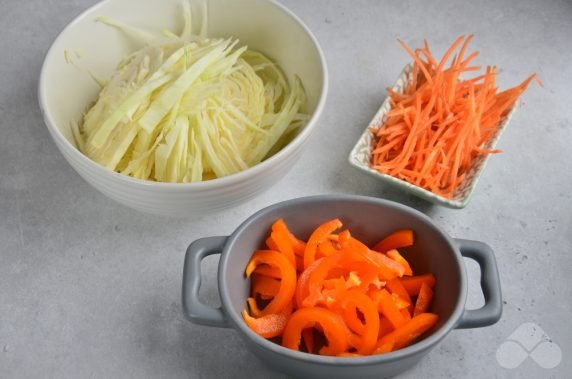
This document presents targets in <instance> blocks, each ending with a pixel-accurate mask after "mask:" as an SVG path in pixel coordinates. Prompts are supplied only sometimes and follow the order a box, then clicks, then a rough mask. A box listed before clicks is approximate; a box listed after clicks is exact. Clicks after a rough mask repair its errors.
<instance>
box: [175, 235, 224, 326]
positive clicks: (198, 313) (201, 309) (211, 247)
mask: <svg viewBox="0 0 572 379" xmlns="http://www.w3.org/2000/svg"><path fill="white" fill-rule="evenodd" d="M227 238H228V237H208V238H200V239H198V240H196V241H194V242H193V243H191V244H190V245H189V248H188V249H187V254H186V255H185V266H184V269H183V312H184V314H185V316H186V317H187V319H189V321H191V322H193V323H195V324H200V325H207V326H216V327H219V328H227V327H229V325H228V323H227V321H226V317H225V315H224V312H223V310H222V308H220V307H219V308H213V307H211V306H208V305H206V304H203V303H202V302H201V301H200V300H199V288H200V287H201V261H202V260H203V259H204V258H206V257H208V256H209V255H212V254H220V253H221V252H222V249H223V247H224V244H225V243H226V239H227Z"/></svg>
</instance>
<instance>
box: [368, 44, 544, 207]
mask: <svg viewBox="0 0 572 379" xmlns="http://www.w3.org/2000/svg"><path fill="white" fill-rule="evenodd" d="M472 38H473V35H469V36H467V37H464V36H461V37H459V38H457V40H456V41H455V42H454V43H453V44H452V45H451V47H450V48H449V49H448V50H447V52H446V53H445V54H444V55H443V58H442V59H441V60H439V61H437V60H436V59H435V58H434V57H433V55H432V54H431V51H430V49H429V44H428V43H427V41H425V42H424V46H423V48H419V49H415V50H413V49H411V48H410V47H408V46H407V45H406V44H405V43H404V42H403V41H401V40H398V42H399V43H400V44H401V46H402V47H403V48H404V49H405V50H406V51H407V53H408V54H409V55H410V56H411V58H413V67H412V70H411V74H410V79H409V81H408V83H407V85H406V86H405V89H404V91H403V93H397V92H395V91H394V90H392V89H389V88H388V90H387V92H388V94H389V98H390V104H391V110H390V111H389V112H388V113H387V115H386V117H385V120H384V121H383V123H382V124H381V125H380V126H379V127H378V128H377V129H374V130H372V133H373V134H374V136H375V139H374V146H373V148H372V156H371V167H372V168H373V169H375V170H377V171H379V172H381V173H383V174H388V175H391V176H394V177H396V178H399V179H402V180H405V181H407V182H409V183H411V184H414V185H416V186H419V187H422V188H424V189H427V190H429V191H432V192H434V193H436V194H438V195H440V196H443V197H446V198H454V197H455V195H456V191H457V190H458V189H459V188H460V187H461V184H462V183H463V181H464V180H465V178H466V177H467V173H468V172H469V171H470V170H471V168H472V167H473V166H474V164H475V163H476V160H477V158H479V157H480V156H483V155H487V154H496V153H499V152H500V150H491V149H488V148H487V146H488V143H489V142H490V141H491V140H492V139H493V138H494V136H495V135H496V133H497V131H498V129H499V128H500V126H501V124H502V122H503V120H504V118H505V117H506V116H507V115H508V114H509V113H510V111H511V110H512V109H513V107H514V106H515V104H516V102H517V100H518V99H519V97H520V96H521V95H522V93H523V92H524V91H525V90H526V88H527V87H528V85H529V84H530V83H531V81H532V80H533V79H534V80H536V81H537V82H538V83H539V84H540V85H542V83H540V80H539V79H538V78H537V77H536V75H535V74H533V75H531V76H530V77H528V78H527V79H526V80H525V81H524V82H523V83H522V84H520V85H518V86H516V87H514V88H511V89H508V90H506V91H503V92H498V89H497V87H496V75H497V68H496V67H494V66H493V67H491V66H488V67H487V68H486V70H485V74H484V75H480V76H477V77H475V78H472V79H464V80H461V79H460V76H461V75H462V74H463V73H467V72H471V71H477V70H479V69H480V68H479V67H478V66H473V65H470V63H471V61H472V60H473V59H474V58H475V57H476V56H477V55H478V52H473V53H471V54H469V55H468V56H467V57H465V53H466V50H467V47H468V45H469V42H470V41H471V39H472ZM451 57H453V58H452V59H451ZM449 61H451V63H450V64H449V66H448V67H447V62H449Z"/></svg>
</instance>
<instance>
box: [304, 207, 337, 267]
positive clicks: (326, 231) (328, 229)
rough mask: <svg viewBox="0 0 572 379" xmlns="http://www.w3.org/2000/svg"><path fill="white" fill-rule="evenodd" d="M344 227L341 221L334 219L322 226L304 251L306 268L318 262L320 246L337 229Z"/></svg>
mask: <svg viewBox="0 0 572 379" xmlns="http://www.w3.org/2000/svg"><path fill="white" fill-rule="evenodd" d="M341 227H342V222H341V221H340V220H339V219H337V218H336V219H333V220H330V221H327V222H325V223H324V224H322V225H320V226H319V227H318V228H317V229H316V230H315V231H314V232H313V233H312V235H311V236H310V238H309V239H308V243H307V244H306V250H305V251H304V268H305V269H306V268H308V267H309V266H310V265H311V264H312V263H313V262H314V261H315V260H316V251H317V249H318V245H320V243H321V242H322V241H324V240H326V239H327V238H328V236H329V235H330V234H332V233H333V232H334V231H335V230H336V229H339V228H341Z"/></svg>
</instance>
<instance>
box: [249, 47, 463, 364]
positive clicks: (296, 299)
mask: <svg viewBox="0 0 572 379" xmlns="http://www.w3.org/2000/svg"><path fill="white" fill-rule="evenodd" d="M456 59H460V58H459V56H457V58H456ZM342 226H343V225H342V222H341V221H340V220H339V219H333V220H329V221H326V222H324V223H323V224H321V225H319V226H317V227H316V228H315V230H314V231H313V232H312V233H310V237H308V241H306V242H304V241H301V240H299V239H298V238H296V237H295V236H294V234H292V233H291V232H290V231H289V229H288V227H287V225H286V222H285V221H284V220H283V219H279V220H277V221H276V222H275V223H274V224H273V225H272V228H271V230H270V235H269V236H267V238H266V240H265V241H264V242H265V248H268V249H270V250H256V251H255V252H254V253H253V254H252V256H251V258H250V261H249V262H248V264H247V266H246V269H245V275H246V277H247V278H249V279H250V280H251V288H250V297H248V298H247V299H246V307H245V309H244V310H243V312H242V316H243V318H244V322H245V323H246V325H247V326H248V327H249V328H250V329H251V330H252V331H253V332H254V333H256V334H258V335H259V336H261V337H263V338H267V339H273V340H274V341H276V342H278V343H280V344H281V345H283V346H285V347H287V348H290V349H293V350H301V351H305V352H307V353H310V354H321V355H331V356H340V357H355V356H364V355H372V354H385V353H389V352H391V351H395V350H396V349H401V348H403V347H405V346H407V345H408V344H410V343H413V342H415V341H416V340H417V339H418V338H419V337H420V336H421V335H422V334H424V333H425V332H427V331H428V330H429V329H430V328H431V327H432V326H433V325H434V324H435V323H436V322H437V319H438V316H437V315H434V314H431V313H428V312H429V309H430V306H431V302H432V300H433V290H432V289H431V287H433V286H435V281H436V279H435V277H434V276H433V274H431V273H426V274H422V275H419V274H418V275H416V276H412V275H413V268H412V267H411V266H410V264H409V262H408V261H407V259H406V258H405V257H404V256H403V255H401V253H400V252H399V251H398V249H402V248H407V247H410V246H414V244H415V236H414V233H413V231H412V230H409V229H402V230H397V231H395V232H393V233H391V234H389V235H385V236H382V237H384V238H382V239H381V240H380V242H379V243H378V244H377V245H376V248H377V250H378V251H375V250H372V249H370V248H369V247H368V246H367V245H365V244H364V243H362V242H361V241H360V240H358V239H357V238H355V237H354V236H352V234H351V233H350V231H349V230H348V229H342V230H341V232H340V233H339V234H335V233H334V232H333V231H335V230H336V229H340V228H341V227H342ZM302 248H304V249H303V251H302ZM296 251H299V252H298V253H297V252H296ZM412 251H413V250H412ZM412 251H409V253H411V252H412ZM302 252H303V254H301V253H302ZM304 260H306V263H307V264H306V266H305V265H304V264H303V263H304ZM412 297H413V298H412ZM414 300H415V301H414Z"/></svg>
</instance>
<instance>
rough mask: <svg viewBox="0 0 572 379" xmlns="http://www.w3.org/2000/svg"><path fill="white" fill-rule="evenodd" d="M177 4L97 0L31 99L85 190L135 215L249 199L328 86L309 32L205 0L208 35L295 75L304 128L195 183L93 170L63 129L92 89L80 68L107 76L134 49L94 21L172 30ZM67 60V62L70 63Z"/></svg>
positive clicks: (273, 6)
mask: <svg viewBox="0 0 572 379" xmlns="http://www.w3.org/2000/svg"><path fill="white" fill-rule="evenodd" d="M180 10H181V2H180V0H138V1H137V2H134V1H132V0H105V1H102V2H101V3H99V4H96V5H95V6H93V7H91V8H90V9H88V10H87V11H85V12H84V13H82V14H81V15H80V16H78V17H77V18H76V19H75V20H73V21H72V22H71V23H70V24H69V25H68V26H67V27H66V28H65V29H64V30H63V31H62V32H61V33H60V35H59V36H58V37H57V38H56V40H55V41H54V43H53V44H52V46H51V47H50V49H49V51H48V53H47V55H46V58H45V60H44V64H43V67H42V72H41V75H40V81H39V88H38V97H39V103H40V108H41V110H42V113H43V116H44V120H45V123H46V125H47V127H48V130H49V132H50V134H51V136H52V138H53V139H54V141H55V143H56V145H57V146H58V148H59V149H60V151H61V152H62V154H63V155H64V157H65V158H66V160H67V161H68V162H69V163H70V164H71V165H72V167H73V168H74V169H75V170H76V171H77V172H78V173H79V174H80V175H81V176H82V177H83V178H84V179H85V180H86V181H87V182H88V183H90V184H91V185H93V186H94V187H95V188H96V189H98V190H99V191H101V192H102V193H103V194H105V195H107V196H109V197H110V198H112V199H114V200H116V201H117V202H119V203H121V204H124V205H127V206H129V207H131V208H135V209H138V210H141V211H145V212H149V213H153V214H159V215H167V216H192V217H198V216H203V215H206V214H208V213H211V212H213V211H216V210H220V209H224V208H227V207H230V206H232V205H235V204H237V203H240V202H243V201H245V200H247V199H249V198H252V197H254V196H255V195H257V194H259V193H260V192H262V191H263V190H265V189H268V188H269V187H270V186H271V185H272V184H274V183H275V182H276V181H278V180H279V179H280V178H281V177H283V176H284V174H285V173H286V172H287V171H288V170H289V169H290V168H291V167H292V165H293V163H294V161H295V160H297V159H298V158H299V157H300V155H301V152H302V149H303V147H304V145H305V144H306V142H307V140H308V137H309V136H310V134H311V132H312V130H313V129H314V128H315V125H316V121H317V119H318V117H319V115H320V113H321V112H322V109H323V106H324V103H325V100H326V93H327V88H328V74H327V68H326V62H325V58H324V55H323V53H322V51H321V49H320V46H319V45H318V42H317V41H316V38H315V37H314V36H313V35H312V33H311V32H310V30H309V29H308V28H307V27H306V26H305V25H304V24H303V23H302V21H301V20H300V19H299V18H298V17H296V15H294V14H293V13H292V12H291V11H289V10H288V9H286V8H285V7H284V6H282V5H280V4H279V3H277V2H275V1H272V0H232V1H228V0H209V1H208V28H209V29H208V35H209V36H211V37H228V36H234V37H237V38H238V39H239V40H240V41H241V43H242V44H246V45H248V46H249V47H250V48H252V49H255V50H259V51H261V52H263V53H264V54H266V55H267V56H269V57H270V58H272V59H273V60H275V61H276V62H278V63H279V65H280V66H281V67H282V69H283V70H284V72H285V73H286V75H287V76H288V77H289V78H291V77H292V75H293V74H297V75H298V76H300V78H301V80H302V83H303V84H304V87H305V89H306V93H307V98H308V100H307V103H306V106H305V111H306V112H308V113H310V114H312V117H311V119H310V120H309V122H308V123H307V125H306V126H305V128H304V129H303V130H302V131H301V132H300V133H299V134H298V136H297V137H296V138H295V139H294V140H292V141H291V142H290V143H289V144H288V145H287V146H286V147H285V148H284V149H282V150H281V151H280V152H278V153H277V154H275V155H274V156H272V157H270V158H269V159H267V160H266V161H264V162H262V163H260V164H258V165H256V166H254V167H252V168H249V169H247V170H245V171H242V172H240V173H237V174H234V175H231V176H228V177H224V178H220V179H215V180H211V181H206V182H200V183H189V184H180V183H157V182H151V181H145V180H139V179H133V178H129V177H126V176H123V175H120V174H118V173H115V172H113V171H111V170H108V169H106V168H103V167H101V166H100V165H98V164H97V163H95V162H93V161H91V160H90V159H89V158H87V157H86V156H84V155H83V154H82V153H81V152H79V151H78V150H77V149H76V147H75V145H74V142H73V137H72V134H71V128H70V126H71V124H72V122H73V121H78V120H80V118H81V117H82V113H83V112H84V111H85V110H86V107H87V106H88V105H89V104H90V102H92V101H93V100H94V99H95V98H96V96H97V94H98V92H99V88H98V86H97V85H96V83H95V82H94V81H93V80H92V79H91V78H90V76H89V74H88V72H87V69H89V70H90V71H91V72H92V73H93V74H95V75H96V76H98V77H102V78H108V77H110V76H111V74H112V73H113V71H114V69H115V67H116V65H117V64H118V62H119V61H120V60H121V58H123V57H124V56H126V55H127V54H128V53H130V52H131V51H133V50H134V46H133V45H131V44H130V41H129V40H128V39H127V38H126V37H125V36H124V35H123V34H122V33H121V32H120V31H118V30H115V29H114V28H111V27H109V26H106V25H103V24H100V23H96V22H95V18H96V17H98V16H107V17H110V18H113V19H116V20H121V21H123V22H126V23H128V24H131V25H136V26H140V27H144V28H150V29H155V30H158V31H160V30H162V29H165V28H166V29H169V30H173V31H179V30H180V29H181V27H182V16H181V12H180ZM69 60H73V61H74V64H70V63H69Z"/></svg>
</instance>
